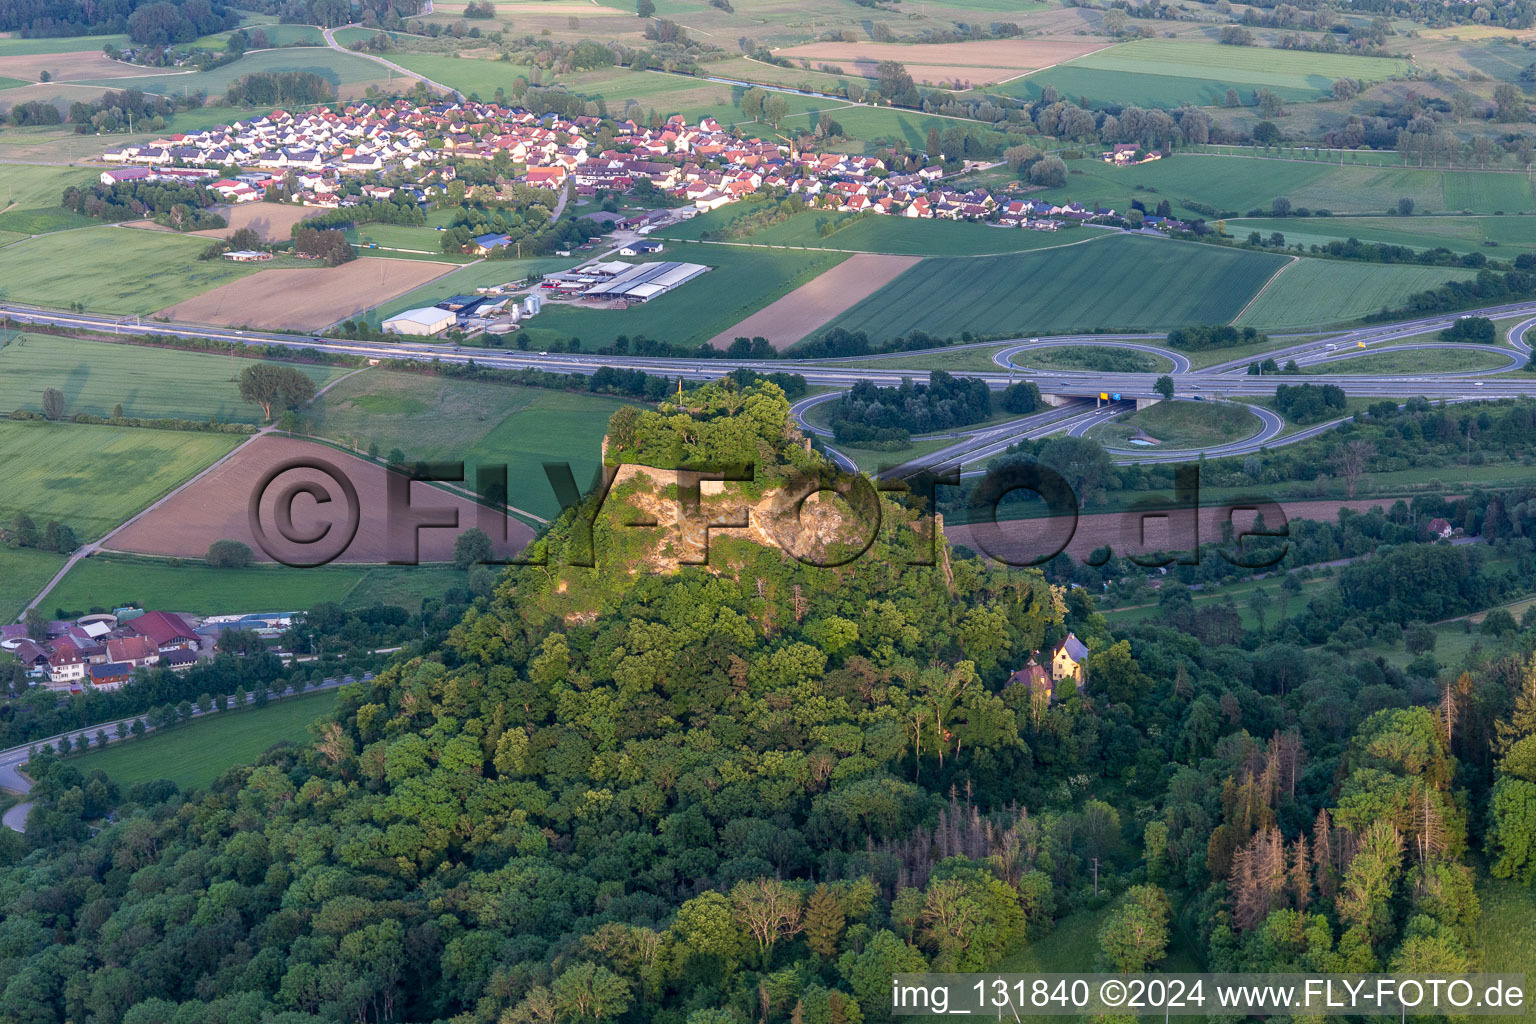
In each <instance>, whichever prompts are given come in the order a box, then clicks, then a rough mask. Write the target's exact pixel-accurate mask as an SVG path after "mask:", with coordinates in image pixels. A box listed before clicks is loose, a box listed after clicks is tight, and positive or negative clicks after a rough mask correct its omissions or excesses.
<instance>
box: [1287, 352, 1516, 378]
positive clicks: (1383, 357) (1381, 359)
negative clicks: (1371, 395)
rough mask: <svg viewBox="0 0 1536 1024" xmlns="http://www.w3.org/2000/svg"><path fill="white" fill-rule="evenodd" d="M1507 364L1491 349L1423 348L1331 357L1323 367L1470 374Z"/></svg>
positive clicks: (1331, 370)
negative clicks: (1483, 350)
mask: <svg viewBox="0 0 1536 1024" xmlns="http://www.w3.org/2000/svg"><path fill="white" fill-rule="evenodd" d="M1503 365H1504V360H1502V359H1500V358H1499V357H1498V356H1496V355H1493V354H1492V353H1488V352H1458V351H1456V350H1455V349H1450V348H1421V349H1412V350H1406V351H1402V352H1375V353H1372V354H1371V355H1362V356H1356V357H1355V358H1353V359H1340V360H1336V361H1335V360H1330V361H1328V362H1326V363H1324V364H1322V367H1320V368H1319V369H1321V370H1323V372H1327V373H1370V374H1419V373H1470V372H1473V371H1476V370H1487V369H1490V368H1493V367H1497V366H1503ZM1309 369H1310V368H1309Z"/></svg>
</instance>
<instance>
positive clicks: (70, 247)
mask: <svg viewBox="0 0 1536 1024" xmlns="http://www.w3.org/2000/svg"><path fill="white" fill-rule="evenodd" d="M3 226H4V225H3V224H0V227H3ZM207 248H208V240H207V239H206V238H189V237H187V236H185V235H177V234H174V233H172V232H169V231H142V230H138V229H135V228H121V227H98V228H85V229H82V230H80V231H66V232H64V233H62V234H58V235H52V236H47V237H44V238H34V239H31V240H29V241H25V242H17V243H16V244H14V245H8V246H6V247H5V248H4V249H0V297H3V298H6V299H12V300H15V301H17V302H32V303H36V304H38V305H40V306H52V307H54V308H57V309H68V308H69V306H70V304H71V303H76V302H78V303H82V304H83V305H84V306H85V308H87V309H89V310H92V311H93V312H98V313H138V314H147V313H153V312H154V311H155V310H157V309H163V308H165V307H166V306H170V305H173V304H175V303H177V302H180V301H181V300H182V299H189V298H191V297H192V296H194V295H197V294H199V293H201V292H205V291H207V290H208V289H209V288H213V287H216V286H217V285H221V284H225V283H226V282H229V281H233V280H235V279H236V278H240V277H244V276H245V275H246V274H250V273H255V267H254V265H242V264H234V263H230V262H229V261H228V260H199V259H198V258H197V257H198V254H199V253H202V252H203V251H205V250H206V249H207ZM63 268H68V272H67V273H65V272H63Z"/></svg>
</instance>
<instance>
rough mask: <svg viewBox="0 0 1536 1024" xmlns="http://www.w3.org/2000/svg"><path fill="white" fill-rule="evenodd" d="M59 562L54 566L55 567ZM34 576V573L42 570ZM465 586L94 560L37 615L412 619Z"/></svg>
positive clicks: (413, 576) (403, 575)
mask: <svg viewBox="0 0 1536 1024" xmlns="http://www.w3.org/2000/svg"><path fill="white" fill-rule="evenodd" d="M62 561H63V560H62V558H61V559H59V563H60V564H62ZM0 564H4V563H0ZM37 571H38V572H41V566H39V567H38V570H37ZM57 571H58V565H54V567H53V569H52V571H51V572H50V573H49V574H48V575H45V576H43V578H42V579H41V580H40V581H38V582H37V584H36V586H34V587H33V588H32V594H36V593H37V591H38V590H40V589H42V586H43V584H44V583H46V582H47V581H48V576H51V575H52V572H57ZM464 578H465V577H464V574H463V573H462V572H459V571H458V570H457V569H455V568H453V567H452V566H445V565H342V564H337V563H332V564H331V565H323V566H320V567H318V568H315V569H294V568H290V567H289V566H285V565H264V564H263V565H253V566H250V567H249V568H246V569H215V568H212V567H211V566H208V565H204V564H203V563H201V562H185V561H183V562H180V563H178V562H176V561H175V560H173V559H168V558H149V557H146V556H142V555H127V554H115V553H97V554H95V555H92V556H91V557H90V558H87V559H84V560H83V561H81V562H80V563H79V564H78V565H76V566H75V567H74V568H73V569H71V570H70V571H69V574H68V575H67V576H65V577H64V579H62V580H60V581H59V585H58V586H57V587H55V588H54V589H53V590H52V591H50V592H49V593H48V595H47V597H46V599H45V600H44V601H43V604H42V607H43V609H44V610H45V611H47V612H48V613H49V614H52V613H53V612H54V610H55V609H58V608H62V609H64V610H65V611H67V612H85V611H89V610H90V609H92V608H119V607H122V606H123V605H125V604H130V603H132V604H137V605H139V606H141V607H144V608H176V609H180V610H183V611H195V612H196V613H198V614H200V615H234V614H238V613H244V612H272V611H296V610H300V609H304V608H312V607H314V606H315V605H317V604H319V603H321V602H323V601H335V602H336V603H337V604H341V605H343V606H345V607H348V608H366V607H368V606H369V605H373V604H393V605H399V606H400V607H402V608H406V609H407V610H409V611H412V612H415V611H417V610H418V609H419V608H420V607H421V600H422V598H423V597H427V596H431V595H441V594H442V592H443V591H444V590H447V589H448V588H449V587H454V586H462V585H463V583H464ZM30 596H31V594H29V595H28V597H30Z"/></svg>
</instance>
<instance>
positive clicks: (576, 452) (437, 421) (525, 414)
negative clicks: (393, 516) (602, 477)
mask: <svg viewBox="0 0 1536 1024" xmlns="http://www.w3.org/2000/svg"><path fill="white" fill-rule="evenodd" d="M624 404H625V403H624V402H622V401H620V400H618V399H614V398H606V397H602V396H598V395H581V394H574V393H568V392H563V391H545V390H542V389H538V388H523V387H516V386H509V385H504V384H489V383H485V382H480V381H468V380H455V379H452V378H443V377H429V376H425V375H423V374H416V373H395V372H389V371H377V370H370V371H368V372H367V373H360V374H358V375H356V376H354V377H350V378H348V379H347V380H345V381H342V382H341V383H340V384H337V385H336V387H334V388H332V389H331V390H330V391H328V392H326V394H325V395H324V397H322V398H321V399H320V401H319V402H318V403H317V404H316V426H315V428H314V432H315V433H316V434H318V435H320V436H323V437H329V438H332V439H347V440H353V439H355V440H357V441H359V442H361V445H362V446H363V447H365V448H366V447H367V446H368V445H369V444H370V443H377V444H378V446H379V450H380V452H381V453H383V454H386V455H387V454H388V453H389V452H390V450H391V449H393V448H399V449H400V450H401V451H403V452H404V453H405V456H406V458H407V459H408V460H409V461H411V462H415V461H417V460H425V461H429V462H431V461H443V460H449V461H459V460H463V461H464V462H465V463H466V468H465V472H466V476H467V477H468V479H469V480H470V481H473V479H474V474H475V467H476V466H479V465H496V464H501V463H505V464H506V465H507V467H508V469H507V491H508V496H507V500H508V503H509V504H511V505H513V506H515V507H516V508H520V509H523V510H525V511H528V512H532V513H533V514H534V515H537V516H541V517H543V518H546V519H548V518H552V517H554V516H555V515H557V514H558V513H559V511H560V506H559V503H558V502H557V501H556V500H555V496H554V492H553V491H552V490H551V489H550V486H549V482H548V480H547V479H546V478H545V476H544V470H543V467H542V463H545V462H568V463H570V465H571V471H572V473H573V474H574V475H575V478H576V481H577V483H578V484H580V485H581V486H582V487H583V488H584V487H585V486H586V484H587V482H588V481H590V480H591V479H592V474H593V473H594V472H596V470H597V467H598V462H599V458H600V454H601V450H602V440H603V433H604V431H605V430H606V429H607V426H608V417H610V416H611V415H613V413H614V411H615V410H617V409H618V408H620V407H621V406H623V405H624Z"/></svg>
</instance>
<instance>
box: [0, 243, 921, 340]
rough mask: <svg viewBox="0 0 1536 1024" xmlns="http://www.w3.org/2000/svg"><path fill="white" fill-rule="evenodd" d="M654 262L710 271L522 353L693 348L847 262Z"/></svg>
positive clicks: (547, 326) (566, 328) (763, 252)
mask: <svg viewBox="0 0 1536 1024" xmlns="http://www.w3.org/2000/svg"><path fill="white" fill-rule="evenodd" d="M4 251H5V250H0V252H4ZM661 256H662V258H663V259H666V260H680V261H687V262H691V263H701V264H704V265H705V266H708V267H710V268H711V269H710V271H709V273H707V274H704V275H702V276H701V277H697V278H695V279H693V280H692V281H689V282H688V283H687V284H685V285H683V286H682V287H680V288H676V289H674V290H673V291H670V292H667V293H666V294H664V295H660V296H657V297H656V298H654V299H652V300H651V301H650V302H646V303H643V304H641V305H638V306H632V307H630V308H629V309H622V310H619V309H583V308H578V307H577V306H574V305H567V304H549V305H546V306H545V307H544V311H543V312H542V313H540V314H539V315H538V316H537V317H535V318H534V319H533V320H531V321H529V322H528V323H529V326H526V327H524V328H523V330H522V334H523V335H524V336H526V337H527V339H528V345H529V347H530V348H531V347H533V346H535V345H539V346H543V345H544V344H545V343H546V342H547V341H551V340H554V339H557V338H572V337H576V338H580V339H581V341H582V343H583V346H584V347H585V348H586V349H588V350H589V351H590V350H592V349H595V348H599V347H601V346H605V345H608V344H610V343H611V342H612V341H613V340H614V339H615V338H616V337H618V336H619V335H621V334H623V335H628V336H629V337H631V338H633V337H635V336H637V335H645V336H646V337H648V338H657V339H659V340H662V341H669V342H671V343H672V344H674V345H686V346H690V347H692V346H695V345H700V344H703V343H704V342H706V341H708V340H709V339H710V338H713V337H714V336H715V335H716V334H719V333H720V332H722V331H726V330H729V329H730V328H731V327H733V326H735V325H736V324H737V323H739V322H740V321H741V320H742V319H743V318H745V317H746V316H748V315H749V314H751V313H755V312H757V311H758V310H759V309H762V308H763V307H764V306H766V305H767V304H768V303H770V302H772V301H773V300H775V299H777V298H779V297H780V296H781V295H783V294H785V293H786V292H788V291H791V290H792V289H794V288H798V287H799V286H800V285H802V284H805V283H806V282H807V281H809V280H811V279H812V278H813V277H815V276H816V275H818V274H820V273H822V272H824V271H827V270H830V269H831V268H832V267H834V266H836V265H837V264H839V263H841V262H842V261H843V260H844V259H846V258H847V256H846V255H845V254H843V253H836V252H817V251H815V250H810V251H807V252H786V251H783V250H776V249H749V248H740V247H736V246H729V245H704V244H689V245H677V246H668V247H667V250H666V251H665V252H663V253H662V254H661ZM914 269H916V268H914Z"/></svg>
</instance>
